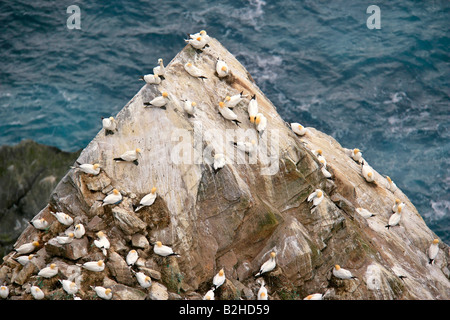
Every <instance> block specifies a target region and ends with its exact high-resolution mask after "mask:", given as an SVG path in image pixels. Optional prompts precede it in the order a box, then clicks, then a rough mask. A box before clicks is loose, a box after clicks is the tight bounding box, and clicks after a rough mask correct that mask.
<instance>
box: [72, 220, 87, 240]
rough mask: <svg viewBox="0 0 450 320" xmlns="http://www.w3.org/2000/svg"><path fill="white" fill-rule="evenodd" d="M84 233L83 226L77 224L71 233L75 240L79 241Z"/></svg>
mask: <svg viewBox="0 0 450 320" xmlns="http://www.w3.org/2000/svg"><path fill="white" fill-rule="evenodd" d="M85 233H86V230H85V229H84V226H83V225H82V224H81V223H79V224H77V225H76V226H75V230H74V231H73V234H74V235H75V238H77V239H80V238H81V237H83V236H84V234H85Z"/></svg>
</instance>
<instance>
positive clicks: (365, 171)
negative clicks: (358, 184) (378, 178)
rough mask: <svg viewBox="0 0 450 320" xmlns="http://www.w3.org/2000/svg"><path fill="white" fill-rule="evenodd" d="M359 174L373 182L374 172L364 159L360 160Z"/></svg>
mask: <svg viewBox="0 0 450 320" xmlns="http://www.w3.org/2000/svg"><path fill="white" fill-rule="evenodd" d="M361 174H362V176H363V177H364V179H366V181H367V182H374V181H375V173H374V171H373V169H372V167H370V166H369V165H368V164H366V163H365V162H364V161H363V162H362V166H361Z"/></svg>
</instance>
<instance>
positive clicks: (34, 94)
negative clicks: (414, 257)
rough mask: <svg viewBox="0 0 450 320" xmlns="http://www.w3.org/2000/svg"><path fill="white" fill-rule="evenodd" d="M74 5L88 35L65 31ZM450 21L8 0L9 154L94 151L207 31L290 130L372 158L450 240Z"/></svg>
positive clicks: (0, 115) (5, 98)
mask: <svg viewBox="0 0 450 320" xmlns="http://www.w3.org/2000/svg"><path fill="white" fill-rule="evenodd" d="M73 4H75V5H78V6H79V7H80V9H81V30H69V29H68V28H67V26H66V20H67V18H68V17H69V16H70V15H69V14H67V13H66V9H67V7H68V6H69V5H73ZM371 4H377V5H378V6H379V7H380V9H381V29H379V30H370V29H368V28H367V26H366V20H367V18H368V17H369V16H370V14H367V13H366V9H367V7H368V6H369V5H371ZM449 18H450V2H449V1H400V0H392V1H381V2H380V1H378V2H377V3H371V2H370V1H369V2H368V1H285V0H283V1H269V0H266V1H261V0H252V1H249V0H247V1H246V0H241V1H239V0H222V1H215V2H214V1H204V0H187V1H135V0H127V1H117V0H111V1H97V2H96V3H93V1H89V2H88V1H75V0H73V1H65V0H63V1H17V0H6V1H5V0H2V1H1V2H0V28H1V32H0V144H15V143H17V142H19V141H20V140H22V139H25V138H31V139H34V140H36V141H38V142H40V143H45V144H49V145H54V146H57V147H59V148H61V149H63V150H68V151H71V150H76V149H79V148H83V147H85V146H86V145H87V144H88V143H89V141H90V140H91V139H92V138H93V137H94V136H95V135H96V133H97V132H98V131H99V130H100V129H101V122H100V117H102V116H109V115H115V114H116V113H117V112H118V111H119V110H120V109H121V108H122V107H123V106H124V105H125V104H126V103H127V102H128V101H129V100H130V99H131V98H132V97H133V96H134V94H135V93H136V92H137V91H138V90H139V89H140V88H141V86H142V82H140V81H137V79H138V77H139V76H140V75H141V74H143V73H149V72H151V70H152V68H153V67H154V66H155V65H156V63H157V59H158V58H163V59H164V61H165V62H166V63H167V62H169V61H170V60H171V59H172V58H173V57H174V56H175V55H176V54H177V53H178V52H179V51H180V50H181V49H182V48H183V47H184V45H185V44H184V41H183V38H184V37H185V34H186V33H187V32H197V31H199V30H201V29H206V30H207V31H208V33H209V34H210V35H212V36H213V37H215V38H217V39H218V40H219V41H220V42H222V44H223V45H224V46H225V47H226V48H227V49H228V50H229V51H230V52H231V53H233V54H234V55H235V56H236V57H237V58H238V60H239V61H241V63H242V64H243V65H244V66H245V67H246V68H247V69H248V70H249V72H250V73H251V74H252V76H253V78H254V79H255V80H256V82H257V84H258V86H259V87H260V88H261V89H262V90H263V92H264V93H265V94H266V95H267V96H268V98H269V99H270V100H271V101H272V102H273V103H274V104H275V105H276V106H277V109H278V111H279V113H280V114H281V116H282V117H283V118H284V119H285V120H287V121H294V120H295V121H298V122H300V123H303V124H304V125H306V126H313V127H315V128H317V129H318V130H321V131H323V132H325V133H327V134H330V135H332V136H333V137H335V138H336V139H337V140H338V141H339V142H340V143H341V144H342V145H343V146H344V147H347V148H354V147H359V148H360V149H362V150H364V153H363V155H364V157H365V158H366V159H367V161H368V162H369V163H370V164H371V165H372V166H373V167H374V168H375V169H376V170H377V171H379V172H380V173H384V174H387V175H389V176H390V177H391V178H393V180H394V181H395V182H396V184H397V185H398V186H399V187H400V188H401V189H402V190H403V191H404V192H405V193H406V194H407V195H408V197H409V198H410V199H411V200H412V202H413V203H414V204H415V206H416V207H417V209H418V210H419V212H420V213H421V215H422V216H423V218H424V220H425V221H426V222H427V224H428V225H429V226H430V227H431V228H432V230H434V232H435V233H436V234H437V235H439V236H440V237H441V238H442V239H443V240H444V241H446V242H447V243H450V214H449V213H450V192H449V187H450V170H449V164H450V154H449V152H450V144H449V138H450V130H449V129H450V98H449V93H450V90H449V88H450V86H449V79H450V53H449V52H450V34H449V30H450V28H449Z"/></svg>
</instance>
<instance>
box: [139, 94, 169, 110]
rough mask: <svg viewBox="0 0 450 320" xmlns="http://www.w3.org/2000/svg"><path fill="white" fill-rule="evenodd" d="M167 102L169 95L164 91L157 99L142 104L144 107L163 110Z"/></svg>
mask: <svg viewBox="0 0 450 320" xmlns="http://www.w3.org/2000/svg"><path fill="white" fill-rule="evenodd" d="M167 102H169V94H168V93H167V92H166V91H163V92H162V93H161V95H160V96H159V97H155V98H153V99H152V100H151V101H150V102H144V106H151V107H158V108H161V109H165V108H166V107H165V105H166V104H167Z"/></svg>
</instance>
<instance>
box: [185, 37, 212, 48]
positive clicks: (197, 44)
mask: <svg viewBox="0 0 450 320" xmlns="http://www.w3.org/2000/svg"><path fill="white" fill-rule="evenodd" d="M184 41H186V42H187V43H189V44H190V45H191V46H192V47H193V48H194V49H197V50H202V49H203V48H204V47H205V45H206V44H207V43H206V40H205V38H203V37H202V36H198V37H196V38H190V39H185V40H184Z"/></svg>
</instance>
